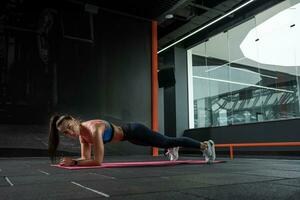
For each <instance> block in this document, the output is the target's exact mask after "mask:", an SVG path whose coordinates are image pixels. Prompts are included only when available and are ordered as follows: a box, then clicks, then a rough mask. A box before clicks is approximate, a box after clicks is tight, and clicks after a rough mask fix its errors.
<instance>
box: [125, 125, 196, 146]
mask: <svg viewBox="0 0 300 200" xmlns="http://www.w3.org/2000/svg"><path fill="white" fill-rule="evenodd" d="M122 129H123V132H124V138H123V140H127V141H129V142H131V143H133V144H137V145H143V146H152V147H158V148H165V149H166V148H172V147H188V148H197V149H199V148H200V142H199V141H197V140H194V139H192V138H188V137H178V138H175V137H168V136H165V135H162V134H160V133H157V132H154V131H152V130H150V129H149V128H148V127H146V126H144V125H142V124H139V123H130V124H125V125H123V126H122Z"/></svg>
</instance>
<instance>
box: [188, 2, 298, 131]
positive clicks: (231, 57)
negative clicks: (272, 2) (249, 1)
mask: <svg viewBox="0 0 300 200" xmlns="http://www.w3.org/2000/svg"><path fill="white" fill-rule="evenodd" d="M299 21H300V0H290V1H284V2H282V3H280V4H277V5H276V6H274V7H272V8H270V9H268V10H266V11H264V12H262V13H260V14H258V15H256V16H255V17H253V18H252V19H250V20H248V21H246V22H244V23H242V24H240V25H238V26H236V27H234V28H232V29H230V30H228V31H226V32H222V33H220V34H217V35H215V36H214V37H211V38H209V39H208V40H207V41H205V42H203V43H201V44H200V45H198V46H196V47H193V48H192V49H190V50H188V60H190V62H188V67H189V68H190V69H192V70H190V71H191V73H189V80H192V81H189V83H191V84H189V87H192V90H191V89H189V91H191V92H189V93H190V94H189V98H190V99H192V101H191V100H190V101H189V102H190V104H191V105H189V106H190V109H189V110H190V112H191V113H190V116H192V117H190V119H191V120H193V121H192V122H190V125H191V126H192V127H191V128H193V127H195V128H201V127H217V126H228V125H234V124H244V123H253V122H255V123H256V122H263V121H270V120H281V119H291V118H295V117H299V116H300V112H299V103H300V101H299V87H300V84H299V74H300V68H299V66H300V54H299V53H300V52H299V48H300V47H299V46H300V37H299V35H300V33H299V32H300V31H299V30H300V28H299V25H298V24H300V23H299ZM191 108H192V109H191Z"/></svg>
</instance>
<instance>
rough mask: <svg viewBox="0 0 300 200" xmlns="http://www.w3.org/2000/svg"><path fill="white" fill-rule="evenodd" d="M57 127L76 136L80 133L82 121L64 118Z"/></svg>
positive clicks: (71, 135) (62, 131) (66, 133)
mask: <svg viewBox="0 0 300 200" xmlns="http://www.w3.org/2000/svg"><path fill="white" fill-rule="evenodd" d="M57 129H58V130H59V131H60V132H61V133H63V134H64V135H66V136H69V137H73V138H74V137H78V136H79V135H80V123H79V122H78V121H76V120H74V119H69V120H64V121H63V122H62V123H61V124H60V125H59V127H57Z"/></svg>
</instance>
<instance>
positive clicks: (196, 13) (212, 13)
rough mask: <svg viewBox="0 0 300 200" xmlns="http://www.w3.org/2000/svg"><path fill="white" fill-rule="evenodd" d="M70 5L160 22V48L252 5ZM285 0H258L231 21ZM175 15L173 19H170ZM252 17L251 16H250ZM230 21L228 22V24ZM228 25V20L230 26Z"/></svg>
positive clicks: (132, 1) (203, 1) (199, 1)
mask: <svg viewBox="0 0 300 200" xmlns="http://www.w3.org/2000/svg"><path fill="white" fill-rule="evenodd" d="M66 1H69V2H81V3H89V4H93V5H96V6H99V8H100V9H101V8H102V9H103V8H104V9H110V10H114V11H118V12H121V13H124V14H129V15H132V16H135V17H140V18H144V19H147V20H156V21H157V22H158V39H159V42H158V43H159V48H160V49H161V48H163V47H164V46H166V45H168V44H170V43H172V42H173V41H176V40H177V39H179V38H181V37H183V36H184V35H186V34H188V33H190V32H191V31H193V30H195V29H197V28H198V27H201V26H203V25H204V24H207V23H209V22H210V21H212V20H214V19H216V18H218V17H220V16H222V15H224V14H225V13H227V12H229V11H230V10H232V9H234V8H236V7H238V6H240V5H242V4H244V3H245V2H248V1H249V0H125V1H121V0H102V1H101V0H100V1H99V0H66ZM281 1H283V0H268V1H265V0H254V2H253V3H251V4H249V5H248V6H246V7H245V8H243V10H242V11H240V12H239V13H237V14H232V15H230V16H229V17H228V19H229V20H232V21H233V19H235V18H238V17H239V16H238V15H247V14H245V13H247V12H252V11H253V10H257V11H259V10H260V9H259V7H262V6H263V5H266V6H265V7H264V8H266V7H269V6H272V5H273V4H276V3H278V2H281ZM168 14H172V15H173V18H171V19H167V18H166V16H167V15H168ZM248 17H249V16H248ZM225 21H226V20H224V23H225ZM226 23H228V20H227V22H226Z"/></svg>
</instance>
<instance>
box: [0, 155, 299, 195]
mask: <svg viewBox="0 0 300 200" xmlns="http://www.w3.org/2000/svg"><path fill="white" fill-rule="evenodd" d="M165 159H166V158H164V157H151V156H108V157H105V162H121V161H124V162H125V161H152V160H165ZM180 159H197V157H181V158H180ZM218 159H219V160H225V161H226V162H225V163H218V164H213V165H206V164H203V165H175V166H163V167H162V166H160V167H130V168H104V169H84V170H66V169H59V168H55V167H51V166H50V162H49V159H48V158H46V157H40V158H39V157H34V158H28V157H27V158H0V175H1V179H0V199H5V200H10V199H30V200H32V199H43V200H44V199H55V200H56V199H81V200H83V199H84V200H85V199H99V198H110V199H122V200H123V199H130V200H135V199H149V200H150V199H151V200H152V199H163V200H167V199H172V200H176V199H180V200H182V199H191V200H193V199H195V200H196V199H197V200H201V199H251V200H253V199H255V200H258V199H273V200H274V199H280V200H281V199H289V200H293V199H295V200H296V199H297V200H298V199H300V159H289V160H288V159H265V158H260V159H254V158H236V159H235V160H232V161H231V160H229V159H228V158H218Z"/></svg>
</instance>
